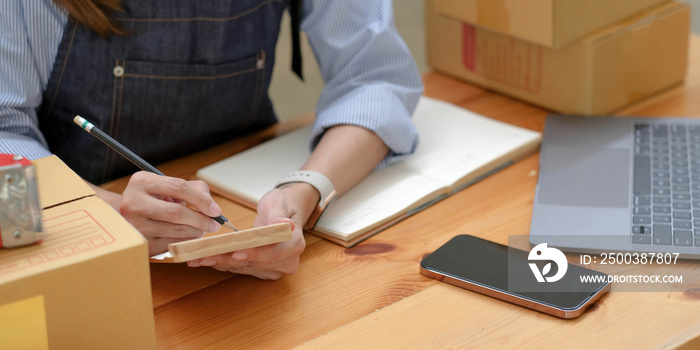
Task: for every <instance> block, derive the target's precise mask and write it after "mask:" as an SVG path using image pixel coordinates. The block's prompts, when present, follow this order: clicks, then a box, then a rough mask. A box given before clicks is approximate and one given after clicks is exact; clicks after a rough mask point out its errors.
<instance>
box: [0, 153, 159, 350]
mask: <svg viewBox="0 0 700 350" xmlns="http://www.w3.org/2000/svg"><path fill="white" fill-rule="evenodd" d="M34 164H35V166H36V169H37V181H38V187H39V197H40V202H41V206H42V208H44V209H43V211H42V216H43V226H44V232H45V233H46V234H47V238H46V239H45V240H44V242H42V243H40V244H36V245H33V246H28V247H21V248H12V249H0V349H21V348H31V349H45V348H48V347H47V346H50V348H51V349H153V348H155V347H156V344H155V326H154V320H153V302H152V297H151V285H150V271H149V266H148V247H147V243H146V241H145V239H144V238H143V237H142V236H141V235H140V234H139V233H138V231H136V229H134V228H133V227H132V226H131V225H130V224H129V223H128V222H126V221H125V220H124V219H123V218H122V217H121V216H120V215H119V214H118V213H117V212H116V211H115V210H113V209H112V208H111V207H110V206H109V205H107V204H106V203H105V202H103V201H102V200H101V199H99V198H98V197H97V196H96V195H95V192H93V191H92V189H91V188H90V187H89V186H87V185H86V184H85V182H84V181H82V180H81V179H80V178H79V177H78V176H77V175H76V174H75V173H73V172H72V171H71V170H70V169H69V168H68V167H67V166H66V165H65V164H63V162H62V161H61V160H59V159H58V158H57V157H55V156H52V157H47V158H43V159H39V160H37V161H35V162H34Z"/></svg>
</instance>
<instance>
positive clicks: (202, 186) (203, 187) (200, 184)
mask: <svg viewBox="0 0 700 350" xmlns="http://www.w3.org/2000/svg"><path fill="white" fill-rule="evenodd" d="M189 182H190V184H192V186H193V187H194V188H196V189H198V190H200V191H202V192H203V193H206V194H208V195H210V194H211V191H210V190H209V185H207V183H206V182H204V181H202V180H191V181H189Z"/></svg>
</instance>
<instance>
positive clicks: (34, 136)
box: [0, 0, 423, 164]
mask: <svg viewBox="0 0 700 350" xmlns="http://www.w3.org/2000/svg"><path fill="white" fill-rule="evenodd" d="M303 3H304V5H303V9H302V23H301V29H302V30H303V31H305V32H306V33H307V35H308V38H309V42H310V44H311V47H312V49H313V51H314V54H315V55H316V59H317V60H318V62H319V67H320V69H321V73H322V75H323V79H324V81H325V83H326V85H325V86H324V89H323V91H322V92H321V97H320V99H319V101H318V105H317V107H316V121H315V123H314V131H313V133H312V140H311V144H312V147H313V146H315V145H316V144H317V143H318V141H319V140H320V137H321V136H322V135H323V132H324V131H325V130H326V129H328V128H330V127H333V126H335V125H340V124H351V125H358V126H362V127H364V128H367V129H369V130H372V131H373V132H375V133H376V134H377V135H378V136H379V137H380V138H381V139H382V140H383V141H384V143H386V145H387V146H388V147H389V148H390V150H391V152H390V155H389V156H388V157H387V158H386V159H385V160H384V162H383V164H386V163H390V162H392V161H394V160H396V159H398V158H400V157H402V156H405V155H408V154H411V153H412V152H413V151H414V150H415V147H416V145H417V143H418V134H417V132H416V129H415V127H414V126H413V123H412V122H411V120H410V116H411V114H412V113H413V111H414V110H415V107H416V104H417V103H418V98H419V97H420V94H421V93H422V88H423V86H422V82H421V79H420V75H419V73H418V69H417V68H416V65H415V63H414V61H413V58H412V57H411V54H410V52H409V51H408V49H407V47H406V45H405V44H404V42H403V40H402V39H401V37H400V36H399V34H398V32H397V31H396V28H395V26H394V21H393V9H392V4H391V1H385V0H334V1H327V0H305V1H304V2H303ZM66 21H67V15H66V13H65V12H64V11H63V10H62V9H59V8H58V7H57V6H56V5H55V4H54V3H53V1H52V0H32V1H20V0H3V1H1V2H0V58H1V61H0V152H2V153H12V154H20V155H23V156H25V157H27V158H30V159H36V158H40V157H44V156H48V155H50V154H51V152H49V150H48V146H47V144H46V141H45V140H44V137H43V136H42V134H41V132H40V131H39V127H38V119H37V109H38V108H39V106H40V105H41V101H42V94H43V92H44V90H45V89H46V85H47V84H48V80H49V76H50V74H51V69H52V68H53V65H54V61H55V59H56V54H57V51H58V46H59V44H60V42H61V39H62V37H63V28H64V26H65V23H66Z"/></svg>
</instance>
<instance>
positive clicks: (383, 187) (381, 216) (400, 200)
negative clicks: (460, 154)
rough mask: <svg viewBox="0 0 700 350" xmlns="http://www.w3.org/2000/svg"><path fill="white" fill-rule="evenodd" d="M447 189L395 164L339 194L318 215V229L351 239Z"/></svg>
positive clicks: (439, 183) (372, 174)
mask: <svg viewBox="0 0 700 350" xmlns="http://www.w3.org/2000/svg"><path fill="white" fill-rule="evenodd" d="M436 192H441V193H443V192H447V188H446V186H445V184H444V183H441V182H439V181H435V180H433V179H430V178H426V177H424V176H421V175H418V174H415V173H412V172H411V171H410V170H409V169H407V168H406V167H405V166H403V164H401V163H398V164H394V165H391V166H389V167H387V168H383V169H379V170H375V171H374V172H372V173H371V174H370V175H369V176H368V177H367V178H365V179H364V180H363V181H362V182H360V183H359V184H357V185H356V186H355V187H354V188H353V189H352V190H351V191H350V192H348V193H346V194H344V195H343V196H341V197H339V198H338V199H337V200H336V201H335V202H334V203H333V204H332V205H330V206H328V209H326V211H325V212H324V213H323V215H322V216H321V218H319V221H318V223H317V224H316V227H317V228H316V229H317V230H318V231H319V232H322V233H325V234H329V235H332V236H336V237H339V238H352V237H354V236H357V235H359V234H361V233H363V232H364V231H366V230H367V229H369V228H371V227H374V226H377V225H378V224H380V223H383V222H385V221H388V220H389V219H392V218H394V217H396V216H398V215H401V214H403V213H405V212H407V211H408V210H409V209H411V208H413V207H415V206H417V205H419V204H422V203H423V199H424V198H426V197H429V198H432V197H436V196H438V194H436Z"/></svg>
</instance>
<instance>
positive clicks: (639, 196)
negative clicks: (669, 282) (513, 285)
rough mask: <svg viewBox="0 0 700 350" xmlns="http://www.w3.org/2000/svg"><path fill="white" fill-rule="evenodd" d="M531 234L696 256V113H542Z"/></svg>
mask: <svg viewBox="0 0 700 350" xmlns="http://www.w3.org/2000/svg"><path fill="white" fill-rule="evenodd" d="M529 239H530V243H531V244H534V245H537V244H540V243H548V244H549V245H550V246H553V247H558V248H560V249H561V250H564V251H571V252H582V253H602V252H652V253H678V254H680V255H679V256H680V257H681V258H690V259H700V119H696V118H629V117H625V118H622V117H575V116H559V115H550V116H548V117H547V120H546V122H545V128H544V135H543V140H542V146H541V151H540V170H539V178H538V184H537V189H536V193H535V200H534V206H533V213H532V222H531V227H530V238H529Z"/></svg>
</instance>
